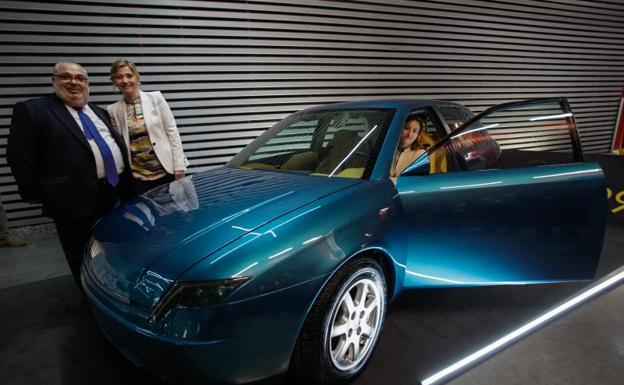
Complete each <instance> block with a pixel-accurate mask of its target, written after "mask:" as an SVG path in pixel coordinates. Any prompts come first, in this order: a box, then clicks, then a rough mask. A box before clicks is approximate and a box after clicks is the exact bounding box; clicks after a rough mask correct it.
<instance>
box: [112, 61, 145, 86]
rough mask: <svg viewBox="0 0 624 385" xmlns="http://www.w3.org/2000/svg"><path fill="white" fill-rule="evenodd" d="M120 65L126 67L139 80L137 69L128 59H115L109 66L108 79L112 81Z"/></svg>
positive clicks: (139, 75)
mask: <svg viewBox="0 0 624 385" xmlns="http://www.w3.org/2000/svg"><path fill="white" fill-rule="evenodd" d="M121 67H128V68H130V71H132V73H133V74H134V75H135V76H136V77H137V79H138V80H141V74H139V70H138V69H137V68H136V66H135V65H134V63H133V62H131V61H130V60H128V59H117V60H115V62H114V63H113V64H112V65H111V68H110V80H111V81H113V82H114V79H115V76H116V75H117V72H118V71H119V69H120V68H121Z"/></svg>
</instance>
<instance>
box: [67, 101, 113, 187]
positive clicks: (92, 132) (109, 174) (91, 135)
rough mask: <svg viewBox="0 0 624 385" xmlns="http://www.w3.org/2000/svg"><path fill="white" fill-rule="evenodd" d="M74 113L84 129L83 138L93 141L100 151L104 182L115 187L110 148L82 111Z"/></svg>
mask: <svg viewBox="0 0 624 385" xmlns="http://www.w3.org/2000/svg"><path fill="white" fill-rule="evenodd" d="M76 111H78V116H79V117H80V122H81V123H82V127H83V128H84V132H85V136H86V137H87V139H93V140H95V144H97V146H98V148H99V149H100V154H102V160H103V161H104V170H105V171H106V180H107V181H108V184H110V185H111V186H117V183H119V175H117V166H116V165H115V158H114V157H113V153H112V152H111V149H110V147H108V144H106V141H105V140H104V138H102V135H100V133H99V132H98V129H97V127H95V123H93V120H91V118H89V117H88V116H87V114H85V113H84V112H83V111H82V109H76Z"/></svg>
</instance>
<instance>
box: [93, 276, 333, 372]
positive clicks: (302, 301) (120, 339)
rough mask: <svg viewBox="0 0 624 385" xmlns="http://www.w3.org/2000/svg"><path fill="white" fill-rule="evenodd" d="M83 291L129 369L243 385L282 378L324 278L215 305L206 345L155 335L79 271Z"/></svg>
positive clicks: (137, 314) (136, 312) (139, 313)
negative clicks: (131, 366) (247, 298)
mask: <svg viewBox="0 0 624 385" xmlns="http://www.w3.org/2000/svg"><path fill="white" fill-rule="evenodd" d="M81 278H82V283H83V288H84V291H85V294H86V296H87V298H88V300H89V303H90V306H91V309H92V312H93V314H94V317H95V319H96V321H97V323H98V325H99V326H100V328H101V329H102V331H103V333H104V334H105V335H106V337H107V338H108V339H109V340H110V341H111V343H112V344H113V345H114V346H115V347H116V348H117V349H118V350H119V351H120V352H121V353H122V354H123V355H124V356H125V357H126V358H127V359H129V360H130V361H131V362H132V363H133V364H134V365H136V366H138V367H141V368H144V369H145V370H146V371H147V372H149V373H150V374H152V375H154V376H156V377H158V378H160V379H162V380H164V381H166V382H170V383H188V384H193V383H205V382H206V381H213V382H219V383H228V384H243V383H247V382H253V381H257V380H260V379H263V378H268V377H272V376H276V375H279V374H282V373H284V372H286V370H287V369H288V365H289V361H290V357H291V355H292V351H293V348H294V345H295V342H296V339H297V336H298V333H299V329H300V327H301V325H302V323H303V320H304V319H305V316H306V314H307V311H308V308H309V306H310V304H311V303H312V301H313V300H314V298H315V293H317V292H318V290H319V288H320V286H321V285H322V284H323V282H324V279H325V277H317V278H315V279H313V280H310V281H307V282H304V283H301V284H298V285H295V286H291V287H289V288H287V289H283V290H279V291H276V292H273V293H269V294H266V295H262V296H259V297H255V298H251V299H249V300H245V301H239V302H236V303H231V304H225V305H220V306H219V307H218V309H216V312H217V313H218V314H217V316H216V317H213V318H212V319H213V320H216V321H214V322H212V324H211V325H210V326H211V327H213V328H215V331H214V332H213V333H211V337H210V338H209V339H203V340H192V339H182V338H172V337H167V336H164V335H161V334H159V333H158V330H157V329H155V328H154V327H153V326H152V325H150V324H149V323H148V322H147V319H148V316H149V314H147V313H146V312H145V311H143V310H141V309H136V308H132V305H127V304H124V303H121V302H119V301H117V300H116V299H114V298H113V297H111V296H110V295H108V294H107V293H105V292H104V291H102V290H100V289H99V288H98V287H97V285H95V284H94V282H93V281H92V280H91V279H90V276H89V274H88V273H85V271H84V268H83V272H82V275H81Z"/></svg>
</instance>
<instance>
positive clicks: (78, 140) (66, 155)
mask: <svg viewBox="0 0 624 385" xmlns="http://www.w3.org/2000/svg"><path fill="white" fill-rule="evenodd" d="M89 107H91V109H92V110H93V111H94V112H95V113H96V114H97V115H98V117H99V118H100V119H102V121H103V122H104V123H105V124H106V125H107V126H108V128H109V130H110V132H111V134H112V135H113V138H114V139H115V142H117V145H118V146H119V148H120V150H121V154H122V155H124V163H125V171H124V173H123V174H122V175H121V177H120V184H121V186H120V187H121V189H122V190H124V189H125V188H126V187H125V186H127V185H129V179H128V178H129V177H130V174H129V170H130V166H129V165H128V160H127V159H126V158H125V154H127V153H128V152H127V150H126V146H125V144H124V141H123V139H122V138H121V137H120V136H119V134H118V133H117V132H116V131H115V130H114V129H112V125H111V122H110V120H109V117H108V114H107V113H106V111H105V110H103V109H102V108H100V107H98V106H96V105H95V104H92V103H89ZM7 160H8V162H9V165H10V166H11V170H12V171H13V175H14V177H15V180H16V181H17V187H18V189H19V194H20V196H21V197H22V199H23V200H24V201H27V202H31V203H39V202H41V203H43V215H46V216H49V217H51V218H54V219H72V218H86V217H90V216H93V215H95V214H96V212H97V199H96V197H97V191H98V190H97V189H98V181H97V173H96V167H95V158H94V156H93V152H92V151H91V147H90V146H89V143H88V142H87V139H86V137H85V135H84V133H83V131H82V129H81V128H80V126H78V124H77V123H76V121H75V120H74V118H73V117H72V116H71V114H70V113H69V111H67V108H66V107H65V105H64V104H63V102H62V101H61V100H60V99H59V98H58V97H57V96H56V95H50V96H46V97H42V98H36V99H30V100H27V101H25V102H20V103H17V104H16V105H15V107H14V109H13V119H12V121H11V130H10V132H9V140H8V146H7Z"/></svg>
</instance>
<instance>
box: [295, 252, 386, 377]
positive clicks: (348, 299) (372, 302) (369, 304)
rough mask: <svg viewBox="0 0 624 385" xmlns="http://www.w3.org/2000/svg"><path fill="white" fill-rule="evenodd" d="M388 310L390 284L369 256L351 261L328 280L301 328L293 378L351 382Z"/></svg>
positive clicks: (372, 344) (378, 332)
mask: <svg viewBox="0 0 624 385" xmlns="http://www.w3.org/2000/svg"><path fill="white" fill-rule="evenodd" d="M385 312H386V282H385V279H384V275H383V273H382V271H381V268H380V267H379V264H378V263H377V262H376V261H375V260H373V259H370V258H358V259H355V260H353V261H351V262H348V263H347V264H346V265H345V266H343V267H342V268H341V269H340V270H338V271H337V272H336V273H335V274H334V276H333V277H332V278H331V279H330V280H329V282H328V283H327V285H326V286H325V288H324V289H323V290H322V292H321V293H320V295H319V297H318V298H317V300H316V302H315V304H314V306H313V307H312V309H311V311H310V314H309V315H308V318H307V319H306V322H305V324H304V326H303V329H302V331H301V334H300V337H299V340H298V342H297V346H296V347H295V352H294V355H293V368H294V372H295V373H294V374H295V375H296V376H297V377H298V380H299V381H300V382H303V383H308V384H312V383H314V384H333V383H343V382H348V381H351V380H353V379H355V377H356V376H357V375H359V374H360V373H361V372H362V371H363V369H364V367H365V366H366V364H367V363H368V361H369V359H370V357H371V354H372V353H373V351H374V349H375V346H376V344H377V341H378V339H379V335H380V333H381V329H382V326H383V322H384V317H385Z"/></svg>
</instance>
